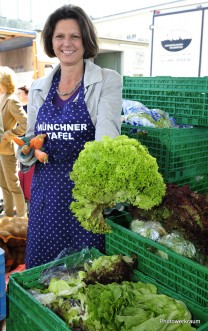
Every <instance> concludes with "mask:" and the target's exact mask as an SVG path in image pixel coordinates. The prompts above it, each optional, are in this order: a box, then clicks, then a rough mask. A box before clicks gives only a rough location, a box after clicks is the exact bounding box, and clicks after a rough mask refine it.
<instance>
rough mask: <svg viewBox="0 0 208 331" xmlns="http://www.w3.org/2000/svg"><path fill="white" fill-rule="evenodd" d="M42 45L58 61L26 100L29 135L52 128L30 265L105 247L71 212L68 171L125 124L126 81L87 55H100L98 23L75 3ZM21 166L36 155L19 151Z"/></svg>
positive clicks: (34, 192) (33, 208)
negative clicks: (66, 252) (92, 144)
mask: <svg viewBox="0 0 208 331" xmlns="http://www.w3.org/2000/svg"><path fill="white" fill-rule="evenodd" d="M42 41H43V44H44V49H45V52H46V54H47V55H48V56H49V57H57V58H58V59H59V61H60V65H59V66H58V67H57V68H55V69H53V71H52V72H51V73H50V74H49V76H48V77H43V78H40V79H39V80H37V81H35V82H33V84H32V86H31V88H30V92H29V101H28V108H27V109H28V128H27V133H26V137H27V138H28V137H30V136H33V135H34V134H35V135H37V134H40V133H46V135H47V137H46V140H45V143H44V149H45V152H46V153H47V154H48V156H49V162H48V163H46V164H43V163H38V162H37V163H36V165H35V172H34V176H33V182H32V189H31V201H30V214H29V228H28V237H27V248H26V267H27V268H31V267H34V266H36V265H40V264H43V263H46V262H48V261H52V260H54V259H55V258H56V257H57V256H58V254H59V253H60V252H61V251H62V250H63V249H65V248H67V247H73V248H74V249H81V248H83V247H96V248H97V249H100V250H101V251H103V250H104V236H101V235H95V234H93V233H90V232H87V231H86V230H85V229H83V228H82V227H81V226H80V224H79V222H78V221H77V220H76V219H75V218H74V216H73V214H72V213H71V211H70V208H69V206H70V203H71V201H72V188H73V183H72V182H71V181H70V180H69V173H70V171H71V170H72V167H73V163H74V162H75V160H76V159H77V157H78V155H79V152H80V151H81V150H82V149H83V146H84V144H85V143H86V142H87V141H92V140H95V139H97V140H99V139H101V138H102V137H103V136H104V135H106V136H111V137H113V138H114V137H116V136H117V135H119V134H120V128H121V119H120V116H121V115H120V114H121V105H122V83H121V77H120V75H119V74H118V73H116V72H115V71H112V70H109V69H101V68H100V67H98V66H96V65H95V64H93V63H92V62H91V61H90V60H89V59H90V58H94V57H95V56H96V55H97V53H98V43H97V37H96V33H95V30H94V27H93V24H92V22H91V21H90V19H89V17H88V16H87V15H86V13H85V12H84V11H83V10H82V9H81V8H80V7H77V6H73V5H66V6H63V7H61V8H59V9H57V10H56V11H55V12H54V13H52V14H51V15H50V16H49V18H48V20H47V21H46V24H45V26H44V29H43V32H42ZM18 157H19V160H20V161H21V162H22V164H23V165H27V166H28V165H29V166H30V165H32V164H33V163H34V162H35V161H36V160H37V159H36V158H35V157H34V156H33V155H32V154H31V155H29V156H27V157H23V155H22V154H21V153H20V151H19V152H18Z"/></svg>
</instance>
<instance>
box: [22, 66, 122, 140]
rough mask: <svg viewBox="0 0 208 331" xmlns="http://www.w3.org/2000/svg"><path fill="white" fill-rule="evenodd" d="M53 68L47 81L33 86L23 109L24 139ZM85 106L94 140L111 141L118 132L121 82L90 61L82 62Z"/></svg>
mask: <svg viewBox="0 0 208 331" xmlns="http://www.w3.org/2000/svg"><path fill="white" fill-rule="evenodd" d="M59 68H60V67H59V66H58V67H56V68H54V69H53V70H52V72H51V73H50V74H49V75H48V76H47V77H42V78H40V79H38V80H36V81H34V82H33V84H32V86H31V88H30V92H29V100H28V106H27V112H28V126H27V132H26V136H30V135H33V134H34V126H35V121H36V117H37V114H38V110H39V108H40V106H41V105H42V104H43V103H44V101H45V100H46V97H47V95H48V92H49V90H50V87H51V84H52V80H53V77H54V74H55V73H56V71H57V70H58V69H59ZM84 88H85V91H84V93H85V102H86V104H87V109H88V111H89V113H90V116H91V120H92V122H93V124H94V125H95V140H100V139H101V138H102V137H103V136H110V137H112V138H115V137H116V136H118V135H119V134H120V130H121V109H122V80H121V76H120V75H119V74H118V73H117V72H116V71H114V70H110V69H102V68H100V67H99V66H97V65H95V64H94V63H93V62H92V61H90V60H85V74H84Z"/></svg>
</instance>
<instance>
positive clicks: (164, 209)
mask: <svg viewBox="0 0 208 331" xmlns="http://www.w3.org/2000/svg"><path fill="white" fill-rule="evenodd" d="M129 212H130V213H131V215H132V216H133V217H135V218H138V219H141V220H143V221H159V222H160V223H161V224H162V225H163V227H164V228H165V230H166V231H167V232H168V233H171V232H173V231H175V230H176V231H179V232H180V234H181V235H182V236H183V237H184V238H185V239H186V240H189V241H190V242H192V243H193V244H194V245H195V246H196V248H197V249H198V250H199V253H201V254H203V255H205V256H208V195H206V194H202V193H196V192H193V191H192V190H191V188H190V187H189V186H188V185H185V186H178V185H174V184H167V189H166V194H165V196H164V197H163V200H162V202H161V203H160V204H159V205H158V206H155V207H153V208H152V209H151V211H147V210H143V209H140V208H137V207H134V206H129Z"/></svg>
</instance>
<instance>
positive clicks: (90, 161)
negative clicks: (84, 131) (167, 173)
mask: <svg viewBox="0 0 208 331" xmlns="http://www.w3.org/2000/svg"><path fill="white" fill-rule="evenodd" d="M70 179H71V180H72V181H73V182H74V188H73V198H74V200H75V201H73V202H72V203H71V205H70V208H71V210H72V212H73V213H74V215H75V216H76V218H77V219H78V221H79V222H80V223H81V225H82V226H83V227H84V228H85V229H87V230H89V231H92V232H94V233H107V232H110V231H111V228H110V226H109V225H107V223H106V222H105V219H104V217H103V209H104V208H112V207H114V206H115V205H116V204H117V203H129V204H132V205H133V206H136V207H138V208H141V209H145V210H149V209H151V208H152V207H153V206H156V205H159V204H160V202H161V201H162V198H163V196H164V195H165V190H166V186H165V184H164V180H163V177H162V175H161V174H160V173H159V172H158V164H157V161H156V159H155V158H154V157H152V156H151V155H150V154H149V152H148V150H147V148H146V147H145V146H143V145H142V144H141V143H140V142H139V141H138V140H136V139H132V138H128V137H127V136H125V135H121V136H118V137H116V138H114V139H113V138H110V137H103V139H102V140H101V141H91V142H87V143H86V144H85V146H84V149H83V150H82V151H81V152H80V154H79V157H78V159H77V160H76V161H75V163H74V166H73V169H72V172H71V173H70Z"/></svg>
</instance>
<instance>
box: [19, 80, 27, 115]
mask: <svg viewBox="0 0 208 331" xmlns="http://www.w3.org/2000/svg"><path fill="white" fill-rule="evenodd" d="M28 93H29V89H28V88H27V86H26V85H24V86H21V87H18V89H17V95H18V98H19V100H20V102H21V104H22V105H23V108H24V110H25V111H26V112H27V103H28Z"/></svg>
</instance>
